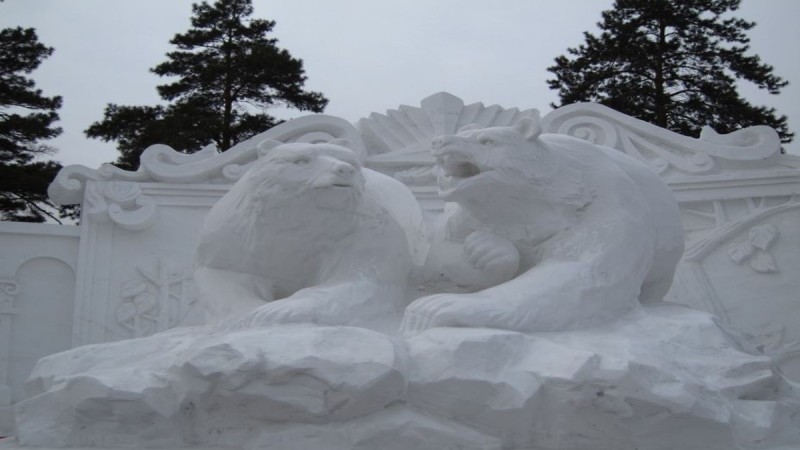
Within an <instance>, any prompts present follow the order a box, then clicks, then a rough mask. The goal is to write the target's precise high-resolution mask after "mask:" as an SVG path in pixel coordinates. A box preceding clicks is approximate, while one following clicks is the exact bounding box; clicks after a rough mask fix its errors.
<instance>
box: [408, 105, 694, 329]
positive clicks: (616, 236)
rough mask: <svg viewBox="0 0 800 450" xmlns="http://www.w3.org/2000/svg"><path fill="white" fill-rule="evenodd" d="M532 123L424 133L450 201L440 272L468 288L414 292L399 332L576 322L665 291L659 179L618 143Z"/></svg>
mask: <svg viewBox="0 0 800 450" xmlns="http://www.w3.org/2000/svg"><path fill="white" fill-rule="evenodd" d="M541 131H542V130H541V126H540V123H539V118H538V114H537V116H536V117H525V118H523V119H521V120H520V121H519V122H518V123H517V124H516V125H514V126H512V127H495V128H485V129H478V128H475V127H472V126H468V127H465V129H462V130H461V131H460V132H459V133H458V134H457V135H451V136H443V137H439V138H436V139H434V141H433V144H432V145H433V149H432V153H433V155H434V156H435V157H436V160H437V167H436V170H437V171H438V183H439V191H440V194H441V195H442V196H443V197H444V199H445V200H446V201H448V202H455V203H456V204H457V205H456V207H455V211H454V212H453V214H452V215H451V216H450V217H449V222H448V223H447V225H446V228H447V231H448V232H449V236H448V239H450V240H453V241H456V242H459V243H460V248H461V249H463V251H462V252H461V254H460V257H461V259H462V260H461V261H460V262H457V263H456V264H450V267H448V268H445V269H442V268H440V269H439V270H440V271H441V272H445V273H448V274H449V275H450V278H451V279H453V281H455V282H458V283H459V284H462V285H469V287H471V288H472V289H473V290H475V292H472V293H463V294H462V293H458V294H454V293H444V294H437V295H431V296H428V297H423V298H420V299H417V300H416V301H415V302H413V303H412V304H411V305H409V307H408V308H407V309H406V313H405V317H404V319H403V324H402V328H403V331H404V332H405V333H406V334H415V333H418V332H420V331H422V330H424V329H427V328H432V327H441V326H462V327H489V328H500V329H509V330H517V331H524V332H528V331H555V330H570V329H581V328H585V327H588V326H592V325H596V324H600V323H603V322H606V321H608V320H611V319H614V318H618V317H620V316H621V315H622V314H624V313H625V312H627V311H628V310H630V309H632V308H635V307H637V306H638V305H639V304H640V302H641V303H648V302H650V303H652V302H658V301H660V300H661V299H662V298H663V296H664V295H665V294H666V293H667V291H668V290H669V288H670V285H671V283H672V278H673V275H674V271H675V266H676V265H677V263H678V261H679V259H680V256H681V254H682V253H683V243H684V239H683V229H682V227H681V223H680V215H679V210H678V205H677V202H676V201H675V198H674V196H673V194H672V192H671V191H670V189H669V188H668V187H667V186H666V185H665V184H664V182H663V181H662V180H661V179H660V178H659V177H658V175H657V174H655V173H654V172H653V171H652V170H651V169H649V168H648V167H647V166H645V165H644V164H642V163H640V162H639V161H636V160H634V159H632V158H630V157H628V156H627V155H625V154H623V153H621V152H619V151H616V150H614V149H610V148H606V147H601V146H598V145H595V144H592V143H589V142H586V141H583V140H580V139H577V138H573V137H569V136H563V135H554V134H541ZM439 247H441V245H440V246H439ZM433 253H434V252H433V251H432V254H433Z"/></svg>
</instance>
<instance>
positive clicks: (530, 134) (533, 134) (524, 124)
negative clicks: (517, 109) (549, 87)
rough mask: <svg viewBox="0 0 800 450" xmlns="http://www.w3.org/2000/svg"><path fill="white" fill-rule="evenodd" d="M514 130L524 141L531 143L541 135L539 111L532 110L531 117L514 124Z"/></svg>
mask: <svg viewBox="0 0 800 450" xmlns="http://www.w3.org/2000/svg"><path fill="white" fill-rule="evenodd" d="M514 130H515V131H516V132H518V133H519V134H521V135H522V137H524V138H525V140H526V141H532V140H534V139H536V138H537V137H539V135H540V134H542V124H541V122H540V118H539V111H537V110H535V109H534V110H533V115H530V116H525V117H523V118H521V119H519V121H518V122H517V123H516V124H514Z"/></svg>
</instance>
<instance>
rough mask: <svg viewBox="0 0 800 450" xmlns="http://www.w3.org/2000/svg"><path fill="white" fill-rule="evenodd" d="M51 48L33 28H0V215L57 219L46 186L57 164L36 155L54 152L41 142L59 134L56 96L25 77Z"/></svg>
mask: <svg viewBox="0 0 800 450" xmlns="http://www.w3.org/2000/svg"><path fill="white" fill-rule="evenodd" d="M52 53H53V49H52V48H50V47H47V46H45V45H44V44H42V43H41V42H39V38H38V36H37V35H36V31H35V30H34V29H32V28H21V27H17V28H5V29H3V30H0V220H13V221H19V222H43V221H45V219H46V217H51V218H52V219H54V220H56V221H57V220H58V219H57V218H56V217H55V216H54V215H53V213H52V212H53V211H54V208H53V205H51V204H50V203H49V202H48V200H47V186H48V185H49V184H50V181H51V180H52V179H53V177H54V176H55V174H56V172H58V170H59V169H60V168H61V165H60V164H58V163H56V162H53V161H44V160H37V157H41V156H42V155H47V154H51V153H53V152H54V151H55V150H54V149H52V148H50V147H48V146H47V145H44V144H42V143H41V142H40V141H41V140H45V139H50V138H53V137H56V136H58V135H59V134H60V133H61V128H58V127H55V126H54V125H53V123H54V122H55V121H57V120H58V113H57V112H56V111H57V110H58V109H59V108H60V107H61V97H58V96H55V97H47V96H45V95H44V94H43V93H42V91H41V90H40V89H36V84H35V83H34V81H33V80H32V79H31V78H29V77H28V76H27V75H28V74H30V73H31V72H33V71H34V70H35V69H36V68H37V67H39V65H40V64H41V63H42V61H43V60H44V59H46V58H47V57H48V56H50V55H51V54H52Z"/></svg>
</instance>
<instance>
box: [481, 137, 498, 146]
mask: <svg viewBox="0 0 800 450" xmlns="http://www.w3.org/2000/svg"><path fill="white" fill-rule="evenodd" d="M478 142H480V143H481V145H492V144H494V139H492V138H488V137H479V138H478Z"/></svg>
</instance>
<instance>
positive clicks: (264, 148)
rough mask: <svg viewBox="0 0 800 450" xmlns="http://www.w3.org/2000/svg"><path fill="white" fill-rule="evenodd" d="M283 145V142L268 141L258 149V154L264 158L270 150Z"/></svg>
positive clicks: (262, 143)
mask: <svg viewBox="0 0 800 450" xmlns="http://www.w3.org/2000/svg"><path fill="white" fill-rule="evenodd" d="M281 144H283V142H281V141H276V140H275V139H267V140H265V141H261V143H259V144H258V147H256V152H257V153H258V157H259V158H263V157H264V156H266V155H267V153H269V151H270V150H272V149H273V148H275V147H277V146H279V145H281Z"/></svg>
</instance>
